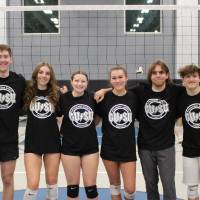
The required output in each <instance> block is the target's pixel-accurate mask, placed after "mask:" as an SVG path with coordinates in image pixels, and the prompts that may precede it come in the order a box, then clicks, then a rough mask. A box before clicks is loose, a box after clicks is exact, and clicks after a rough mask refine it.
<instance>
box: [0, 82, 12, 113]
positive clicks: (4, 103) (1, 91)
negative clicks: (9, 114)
mask: <svg viewBox="0 0 200 200" xmlns="http://www.w3.org/2000/svg"><path fill="white" fill-rule="evenodd" d="M15 102H16V94H15V91H14V90H13V89H12V88H11V87H10V86H8V85H0V109H2V110H3V109H8V108H10V107H11V106H12V105H13V104H14V103H15Z"/></svg>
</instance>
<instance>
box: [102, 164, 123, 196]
mask: <svg viewBox="0 0 200 200" xmlns="http://www.w3.org/2000/svg"><path fill="white" fill-rule="evenodd" d="M103 163H104V166H105V168H106V172H107V174H108V178H109V182H110V194H111V199H112V200H121V199H122V198H121V181H120V171H119V163H117V162H114V161H109V160H103Z"/></svg>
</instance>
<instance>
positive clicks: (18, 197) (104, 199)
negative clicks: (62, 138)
mask: <svg viewBox="0 0 200 200" xmlns="http://www.w3.org/2000/svg"><path fill="white" fill-rule="evenodd" d="M66 192H67V191H66V188H59V200H66ZM98 192H99V200H109V199H110V193H109V189H108V188H101V189H98ZM23 194H24V190H18V191H16V192H15V197H14V200H22V199H23ZM45 196H46V189H43V188H41V189H40V190H39V192H38V196H37V200H45ZM79 197H80V198H79V199H80V200H85V199H86V196H85V191H84V188H80V192H79ZM0 199H2V196H1V193H0ZM135 199H136V200H146V199H147V197H146V193H145V192H136V196H135ZM162 199H163V198H162V197H161V200H162ZM179 200H181V199H179Z"/></svg>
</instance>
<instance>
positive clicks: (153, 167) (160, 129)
mask: <svg viewBox="0 0 200 200" xmlns="http://www.w3.org/2000/svg"><path fill="white" fill-rule="evenodd" d="M147 79H148V83H141V84H140V85H139V86H136V87H134V88H132V89H130V90H131V91H132V92H134V93H135V94H136V95H137V97H138V101H139V111H138V113H139V114H138V117H137V118H138V120H139V133H138V153H139V157H140V161H141V165H142V171H143V175H144V178H145V183H146V191H147V198H148V200H159V199H160V195H159V191H158V180H159V175H160V178H161V182H162V186H163V196H164V200H175V199H176V189H175V180H174V178H175V148H174V143H175V136H174V125H175V120H176V117H177V110H176V104H177V99H178V97H179V95H180V94H181V92H182V91H183V90H184V89H183V87H181V86H178V85H174V84H172V83H170V82H171V81H170V73H169V69H168V67H167V65H166V64H165V63H164V62H163V61H160V60H158V61H156V62H154V63H152V65H151V66H150V68H149V71H148V77H147ZM108 90H109V89H102V90H100V91H98V92H97V93H96V99H97V100H98V101H99V100H101V99H102V98H103V94H104V93H105V92H107V91H108Z"/></svg>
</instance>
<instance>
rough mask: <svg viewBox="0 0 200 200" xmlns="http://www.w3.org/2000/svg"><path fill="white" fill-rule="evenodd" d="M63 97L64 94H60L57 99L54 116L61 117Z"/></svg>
mask: <svg viewBox="0 0 200 200" xmlns="http://www.w3.org/2000/svg"><path fill="white" fill-rule="evenodd" d="M63 97H64V94H60V97H59V101H58V105H57V107H58V109H57V111H56V116H58V117H61V116H62V115H63Z"/></svg>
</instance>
